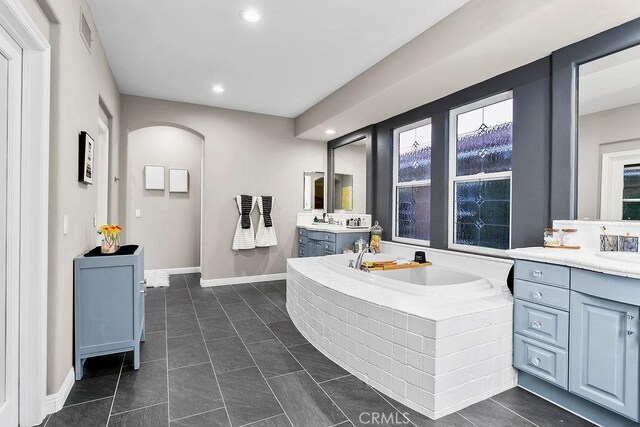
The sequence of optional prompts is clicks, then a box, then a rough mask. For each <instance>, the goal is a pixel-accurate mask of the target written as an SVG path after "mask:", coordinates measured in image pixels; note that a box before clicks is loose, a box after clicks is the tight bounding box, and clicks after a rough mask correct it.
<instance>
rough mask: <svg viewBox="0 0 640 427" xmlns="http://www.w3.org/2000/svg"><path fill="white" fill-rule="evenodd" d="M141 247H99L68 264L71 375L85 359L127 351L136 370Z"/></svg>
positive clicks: (141, 290)
mask: <svg viewBox="0 0 640 427" xmlns="http://www.w3.org/2000/svg"><path fill="white" fill-rule="evenodd" d="M145 294H146V282H145V279H144V249H143V248H142V246H135V245H129V246H122V247H121V248H120V249H119V250H118V251H117V252H116V253H115V254H112V255H101V254H100V248H99V247H98V248H95V249H93V250H92V251H90V252H88V253H86V254H84V255H82V256H79V257H77V258H75V260H74V322H75V327H74V328H75V340H74V341H75V373H76V381H77V380H80V379H82V375H83V368H82V364H83V363H84V361H85V359H87V358H89V357H95V356H102V355H106V354H112V353H122V352H125V351H133V355H134V357H133V364H134V369H138V368H139V367H140V342H142V341H144V330H145V326H144V296H145Z"/></svg>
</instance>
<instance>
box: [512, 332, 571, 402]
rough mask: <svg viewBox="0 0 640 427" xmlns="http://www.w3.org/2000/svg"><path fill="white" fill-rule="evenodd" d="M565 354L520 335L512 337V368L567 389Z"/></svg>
mask: <svg viewBox="0 0 640 427" xmlns="http://www.w3.org/2000/svg"><path fill="white" fill-rule="evenodd" d="M567 361H568V357H567V352H566V351H564V350H561V349H559V348H556V347H553V346H550V345H548V344H544V343H541V342H540V341H536V340H533V339H530V338H527V337H524V336H522V335H520V334H515V335H514V342H513V366H514V367H516V368H517V369H521V370H523V371H525V372H527V373H529V374H531V375H534V376H536V377H538V378H541V379H543V380H545V381H549V382H550V383H552V384H555V385H557V386H559V387H562V388H563V389H565V390H566V389H567V365H568V363H567Z"/></svg>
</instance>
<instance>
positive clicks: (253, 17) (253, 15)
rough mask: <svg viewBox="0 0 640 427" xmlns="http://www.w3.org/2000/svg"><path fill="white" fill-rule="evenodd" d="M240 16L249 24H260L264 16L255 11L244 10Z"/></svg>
mask: <svg viewBox="0 0 640 427" xmlns="http://www.w3.org/2000/svg"><path fill="white" fill-rule="evenodd" d="M240 16H241V17H242V19H244V20H245V21H247V22H258V21H259V20H260V19H262V15H260V12H258V11H257V10H255V9H243V10H241V11H240Z"/></svg>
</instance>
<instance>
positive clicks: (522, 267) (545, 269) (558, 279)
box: [515, 260, 569, 288]
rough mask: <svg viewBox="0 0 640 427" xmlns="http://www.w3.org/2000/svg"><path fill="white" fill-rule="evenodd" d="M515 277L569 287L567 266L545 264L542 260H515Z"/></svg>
mask: <svg viewBox="0 0 640 427" xmlns="http://www.w3.org/2000/svg"><path fill="white" fill-rule="evenodd" d="M515 276H516V278H517V279H523V280H528V281H530V282H537V283H545V284H547V285H552V286H559V287H561V288H568V287H569V267H564V266H561V265H552V264H545V263H542V262H532V261H520V260H518V261H516V272H515Z"/></svg>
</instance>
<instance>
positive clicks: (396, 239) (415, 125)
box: [391, 117, 433, 246]
mask: <svg viewBox="0 0 640 427" xmlns="http://www.w3.org/2000/svg"><path fill="white" fill-rule="evenodd" d="M430 124H431V117H429V118H426V119H423V120H420V121H417V122H413V123H409V124H408V125H404V126H402V127H399V128H396V129H394V130H393V208H392V215H393V220H392V234H391V235H392V237H391V240H393V241H394V242H400V243H409V244H412V245H418V246H431V241H430V240H422V239H412V238H409V237H399V236H397V235H396V234H397V231H398V230H397V217H396V215H397V210H398V187H405V188H406V187H424V186H427V185H428V186H429V187H431V179H423V180H420V181H410V182H398V172H399V169H400V168H399V162H400V156H399V154H400V150H399V148H400V134H401V133H403V132H406V131H409V130H412V129H416V128H419V127H422V126H427V125H430ZM432 129H433V128H432ZM429 209H431V201H429ZM429 231H431V230H429ZM429 234H431V233H429Z"/></svg>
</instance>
